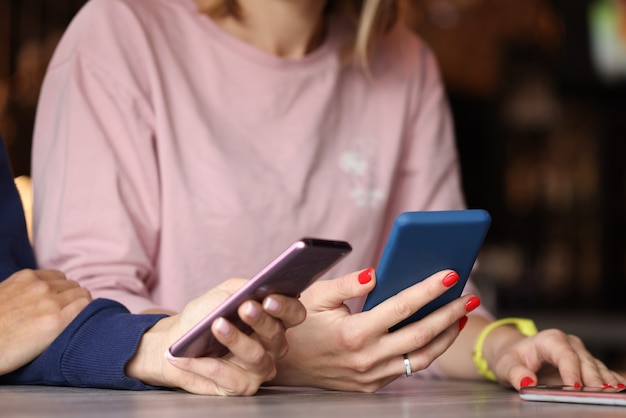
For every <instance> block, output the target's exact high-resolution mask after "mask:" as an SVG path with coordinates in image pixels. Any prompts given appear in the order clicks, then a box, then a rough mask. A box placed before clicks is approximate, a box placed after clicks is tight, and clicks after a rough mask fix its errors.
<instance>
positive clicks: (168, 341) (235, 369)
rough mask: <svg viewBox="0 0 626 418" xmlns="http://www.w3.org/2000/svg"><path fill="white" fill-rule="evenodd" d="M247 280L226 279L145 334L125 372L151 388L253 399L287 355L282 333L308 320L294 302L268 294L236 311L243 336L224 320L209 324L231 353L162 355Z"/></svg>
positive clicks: (303, 310)
mask: <svg viewBox="0 0 626 418" xmlns="http://www.w3.org/2000/svg"><path fill="white" fill-rule="evenodd" d="M247 282H248V281H247V280H243V279H231V280H228V281H226V282H224V283H222V284H220V285H219V286H217V287H216V288H214V289H212V290H210V291H209V292H207V293H205V294H204V295H203V296H201V297H199V298H197V299H195V300H193V301H192V302H190V303H189V304H188V305H187V306H186V307H185V309H184V310H183V312H182V313H180V314H177V315H174V316H171V317H167V318H163V319H162V320H160V321H159V322H157V324H156V325H155V326H154V327H153V328H151V329H150V330H149V331H148V332H146V334H144V336H143V338H142V341H141V343H140V345H139V348H138V350H137V353H136V354H135V356H134V357H133V358H132V359H131V361H130V362H129V363H128V365H127V367H126V372H127V374H128V375H129V376H130V377H134V378H137V379H139V380H141V381H143V382H144V383H147V384H152V385H155V386H168V387H179V388H181V389H184V390H186V391H188V392H192V393H197V394H207V395H209V394H210V395H252V394H254V393H256V392H257V390H258V388H259V387H260V385H261V384H262V383H263V382H266V381H267V380H270V379H272V378H273V377H274V375H275V373H276V371H275V370H276V360H277V359H278V358H280V357H281V356H283V355H284V354H285V353H286V352H287V340H286V337H285V332H286V329H288V328H290V327H293V326H295V325H297V324H299V323H300V322H301V321H302V320H304V317H305V315H306V313H305V309H304V307H303V305H302V304H301V303H300V302H299V301H298V300H297V299H296V298H293V297H287V296H282V295H269V296H267V297H266V298H265V299H264V300H263V301H261V302H260V303H259V302H257V301H252V300H247V301H244V302H243V303H242V304H241V305H239V307H238V314H239V318H241V321H242V322H243V323H245V324H247V325H248V326H249V327H251V328H252V331H253V333H252V334H250V335H247V334H246V333H244V332H242V331H241V330H239V329H237V327H235V326H234V325H233V324H232V323H230V322H229V321H228V320H226V319H224V318H218V319H217V320H216V321H214V322H213V323H212V325H211V331H212V334H213V335H214V337H215V339H217V340H218V341H219V342H220V343H221V344H223V345H224V346H225V347H226V348H227V349H228V350H229V351H228V353H227V354H225V355H223V356H222V357H199V358H191V357H180V358H174V357H172V356H167V357H166V356H165V355H164V353H168V352H169V351H168V350H169V347H170V346H171V345H172V344H173V343H174V342H175V341H177V340H178V339H179V338H180V337H181V336H182V335H183V334H185V333H186V332H187V331H189V329H191V328H192V327H193V326H194V325H196V324H197V323H198V322H199V321H200V320H202V319H203V318H204V317H206V315H207V314H208V313H209V312H211V311H212V310H214V309H215V308H216V307H217V306H219V305H220V304H221V303H222V302H223V301H224V300H226V299H227V298H228V297H229V296H231V295H232V294H233V293H235V292H236V291H237V290H238V289H239V288H241V287H242V286H243V285H245V284H246V283H247Z"/></svg>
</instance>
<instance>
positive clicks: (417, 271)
mask: <svg viewBox="0 0 626 418" xmlns="http://www.w3.org/2000/svg"><path fill="white" fill-rule="evenodd" d="M490 225H491V216H490V215H489V213H488V212H487V211H485V210H482V209H466V210H449V211H425V212H404V213H402V214H400V215H398V217H397V218H396V220H395V222H394V224H393V226H392V228H391V232H390V233H389V237H388V239H387V243H386V244H385V248H384V250H383V253H382V255H381V258H380V261H379V263H378V267H377V268H376V287H375V288H374V289H373V290H372V291H371V292H370V293H369V295H368V296H367V299H366V300H365V305H364V306H363V310H364V311H367V310H370V309H372V308H373V307H375V306H376V305H378V304H379V303H381V302H383V301H384V300H386V299H388V298H390V297H392V296H394V295H396V294H397V293H399V292H401V291H402V290H404V289H406V288H408V287H410V286H412V285H414V284H416V283H418V282H420V281H422V280H424V279H426V278H427V277H429V276H431V275H432V274H434V273H436V272H438V271H441V270H445V269H451V270H454V271H456V272H457V273H458V275H459V278H460V280H459V282H458V283H457V284H455V285H454V286H452V287H451V288H450V289H448V290H447V291H446V292H445V293H444V294H442V295H441V296H440V297H438V298H437V299H435V300H433V301H431V302H430V303H428V304H427V305H425V306H424V307H422V308H421V309H420V310H418V311H417V312H415V313H414V314H413V315H411V316H410V317H408V318H407V319H405V320H404V321H402V322H400V323H398V324H397V325H395V326H393V327H391V328H390V329H389V331H395V330H396V329H398V328H401V327H403V326H405V325H407V324H410V323H412V322H415V321H417V320H419V319H421V318H423V317H425V316H426V315H428V314H429V313H431V312H433V311H434V310H436V309H438V308H440V307H441V306H443V305H445V304H446V303H448V302H451V301H452V300H454V299H457V298H458V297H459V296H461V292H462V291H463V288H464V287H465V283H467V279H468V278H469V275H470V272H471V271H472V268H473V266H474V263H475V262H476V257H477V256H478V252H479V251H480V248H481V247H482V244H483V241H484V239H485V236H486V235H487V231H488V230H489V226H490Z"/></svg>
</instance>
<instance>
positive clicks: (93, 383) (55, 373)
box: [0, 299, 166, 390]
mask: <svg viewBox="0 0 626 418" xmlns="http://www.w3.org/2000/svg"><path fill="white" fill-rule="evenodd" d="M165 316H166V315H133V314H130V313H129V312H128V310H127V309H126V308H125V307H124V306H123V305H121V304H119V303H118V302H114V301H112V300H108V299H96V300H94V301H93V302H91V303H90V304H89V306H87V308H85V309H84V310H83V311H82V312H81V313H80V315H79V316H78V317H77V318H76V319H74V321H73V322H72V323H71V324H70V325H69V326H68V327H67V328H66V329H65V330H64V331H63V333H61V335H60V336H59V337H58V338H57V339H56V340H55V341H54V342H53V343H52V344H51V345H50V347H48V349H47V350H46V351H45V352H44V353H43V354H42V355H41V356H39V357H38V358H37V359H35V360H34V361H33V362H31V363H29V364H28V365H26V366H24V367H22V368H21V369H19V370H16V371H15V372H12V373H10V374H8V375H6V376H3V377H0V382H4V383H13V384H40V385H57V386H75V387H95V388H109V389H130V390H148V389H155V387H153V386H149V385H145V384H143V383H142V382H140V381H139V380H137V379H132V378H129V377H128V376H126V374H125V373H124V369H125V367H126V364H127V363H128V361H129V360H130V359H131V358H132V357H133V356H134V355H135V352H136V351H137V348H138V346H139V343H140V341H141V338H142V336H143V334H144V333H145V332H146V331H147V330H148V329H149V328H151V327H152V326H153V325H154V324H155V323H156V322H157V321H159V320H160V319H162V318H164V317H165Z"/></svg>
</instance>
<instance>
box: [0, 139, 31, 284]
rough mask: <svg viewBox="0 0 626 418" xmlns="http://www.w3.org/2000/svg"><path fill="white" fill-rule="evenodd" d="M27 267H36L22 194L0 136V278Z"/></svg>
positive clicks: (0, 279) (2, 278)
mask: <svg viewBox="0 0 626 418" xmlns="http://www.w3.org/2000/svg"><path fill="white" fill-rule="evenodd" d="M25 268H30V269H34V268H35V256H34V255H33V249H32V247H31V246H30V242H29V241H28V233H27V232H26V220H25V219H24V209H23V207H22V201H21V200H20V195H19V194H18V192H17V189H16V188H15V181H14V180H13V174H12V172H11V167H10V165H9V158H8V156H7V150H6V147H5V145H4V141H3V140H2V138H1V137H0V281H2V280H4V279H6V278H7V277H9V276H10V275H11V274H13V273H15V272H16V271H18V270H22V269H25Z"/></svg>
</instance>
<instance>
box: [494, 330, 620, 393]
mask: <svg viewBox="0 0 626 418" xmlns="http://www.w3.org/2000/svg"><path fill="white" fill-rule="evenodd" d="M492 333H493V334H494V335H489V336H488V337H487V340H485V358H486V359H487V362H488V363H489V364H490V365H493V366H492V370H493V372H494V373H495V375H496V378H497V379H498V381H499V382H500V383H502V384H503V385H505V386H513V387H514V388H515V389H517V390H519V389H520V387H523V386H534V385H537V384H538V383H556V382H554V381H546V380H545V379H554V378H556V379H558V380H559V383H561V382H562V384H564V385H569V386H581V385H582V386H596V387H602V386H613V387H623V385H624V384H626V378H624V377H623V376H620V375H619V374H617V373H615V372H613V371H611V370H609V369H608V368H607V367H606V366H605V365H604V363H602V362H601V361H600V360H598V359H597V358H595V357H594V356H592V355H591V353H589V351H587V349H586V348H585V345H584V344H583V342H582V341H581V340H580V338H578V337H576V336H574V335H569V334H566V333H564V332H563V331H560V330H556V329H548V330H544V331H541V332H539V333H538V334H536V335H533V336H531V337H524V336H522V335H521V334H519V332H517V330H515V329H514V328H511V327H498V328H495V329H494V330H493V331H492ZM487 344H489V346H490V347H491V348H488V346H487ZM546 373H548V375H547V374H546ZM550 375H551V376H550Z"/></svg>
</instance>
